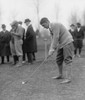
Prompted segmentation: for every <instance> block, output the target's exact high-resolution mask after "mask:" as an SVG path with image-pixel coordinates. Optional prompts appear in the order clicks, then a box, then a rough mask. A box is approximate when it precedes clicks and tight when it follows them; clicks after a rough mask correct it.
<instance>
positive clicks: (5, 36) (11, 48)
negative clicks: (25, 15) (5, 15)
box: [0, 19, 37, 67]
mask: <svg viewBox="0 0 85 100" xmlns="http://www.w3.org/2000/svg"><path fill="white" fill-rule="evenodd" d="M24 23H25V24H26V26H27V27H26V29H25V28H23V27H22V22H21V21H19V22H18V21H13V22H12V23H11V24H10V25H11V30H10V31H8V30H7V29H6V25H5V24H2V26H1V27H2V31H1V32H0V58H1V64H4V63H5V58H6V60H7V62H10V56H12V57H13V65H16V66H17V67H19V66H22V63H25V62H26V60H28V63H29V64H32V63H33V61H34V60H36V58H35V52H37V42H36V34H35V31H34V30H33V27H32V24H31V20H30V19H25V21H24Z"/></svg>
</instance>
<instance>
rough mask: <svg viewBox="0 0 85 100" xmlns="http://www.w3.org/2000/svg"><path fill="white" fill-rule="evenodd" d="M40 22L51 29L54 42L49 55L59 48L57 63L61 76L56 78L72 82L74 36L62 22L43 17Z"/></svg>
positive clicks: (64, 81)
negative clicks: (64, 69) (64, 66)
mask: <svg viewBox="0 0 85 100" xmlns="http://www.w3.org/2000/svg"><path fill="white" fill-rule="evenodd" d="M40 24H41V25H42V26H43V27H44V28H46V29H49V31H50V33H51V36H52V42H51V46H50V49H49V53H48V56H50V55H52V54H53V52H54V51H55V50H56V49H58V50H57V56H56V63H57V65H58V69H59V76H56V77H54V78H55V79H63V81H62V82H61V83H69V82H71V65H72V52H73V50H72V49H73V44H72V42H73V38H72V36H71V34H70V33H69V31H68V30H67V29H66V28H65V27H64V26H63V25H62V24H60V23H50V21H49V20H48V18H46V17H44V18H42V19H41V21H40ZM63 62H65V64H66V76H65V78H64V76H63Z"/></svg>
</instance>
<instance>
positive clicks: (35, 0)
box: [33, 0, 41, 35]
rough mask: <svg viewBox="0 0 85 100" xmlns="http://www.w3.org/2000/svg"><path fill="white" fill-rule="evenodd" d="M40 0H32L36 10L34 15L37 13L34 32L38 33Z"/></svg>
mask: <svg viewBox="0 0 85 100" xmlns="http://www.w3.org/2000/svg"><path fill="white" fill-rule="evenodd" d="M40 2H41V1H40V0H33V4H34V6H35V10H36V15H37V24H38V25H37V30H36V33H37V34H38V35H39V32H40V24H39V21H40V17H39V12H40Z"/></svg>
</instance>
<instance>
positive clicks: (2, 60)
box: [1, 56, 4, 64]
mask: <svg viewBox="0 0 85 100" xmlns="http://www.w3.org/2000/svg"><path fill="white" fill-rule="evenodd" d="M1 64H4V56H2V57H1Z"/></svg>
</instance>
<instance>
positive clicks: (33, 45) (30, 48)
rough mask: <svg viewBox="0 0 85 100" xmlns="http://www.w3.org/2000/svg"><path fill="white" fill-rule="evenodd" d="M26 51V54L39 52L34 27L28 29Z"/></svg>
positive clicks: (25, 43)
mask: <svg viewBox="0 0 85 100" xmlns="http://www.w3.org/2000/svg"><path fill="white" fill-rule="evenodd" d="M24 49H25V52H26V53H27V52H29V53H33V52H37V42H36V34H35V32H34V30H33V27H32V25H30V26H29V27H28V28H27V31H26V39H25V41H24Z"/></svg>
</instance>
